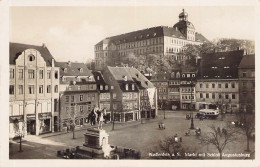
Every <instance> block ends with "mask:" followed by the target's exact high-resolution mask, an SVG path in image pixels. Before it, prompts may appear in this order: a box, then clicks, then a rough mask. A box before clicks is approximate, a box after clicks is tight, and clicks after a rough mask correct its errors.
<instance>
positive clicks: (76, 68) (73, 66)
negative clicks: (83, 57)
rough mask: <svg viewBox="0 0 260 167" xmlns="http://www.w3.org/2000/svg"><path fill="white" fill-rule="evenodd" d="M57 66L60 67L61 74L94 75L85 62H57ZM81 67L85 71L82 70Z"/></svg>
mask: <svg viewBox="0 0 260 167" xmlns="http://www.w3.org/2000/svg"><path fill="white" fill-rule="evenodd" d="M56 66H57V67H60V76H93V74H92V73H91V70H89V69H88V67H87V66H86V64H84V63H73V62H57V63H56ZM65 69H67V72H65ZM80 69H82V70H83V71H82V72H80Z"/></svg>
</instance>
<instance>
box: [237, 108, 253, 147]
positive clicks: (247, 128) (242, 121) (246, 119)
mask: <svg viewBox="0 0 260 167" xmlns="http://www.w3.org/2000/svg"><path fill="white" fill-rule="evenodd" d="M236 123H237V124H236V125H237V126H238V127H240V128H241V129H242V132H241V134H243V135H245V136H246V140H247V144H246V151H248V152H249V151H250V149H249V141H250V138H251V136H252V133H253V132H254V130H255V115H254V114H253V113H245V112H241V113H238V114H237V122H236Z"/></svg>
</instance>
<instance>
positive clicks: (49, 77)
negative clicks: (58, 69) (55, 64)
mask: <svg viewBox="0 0 260 167" xmlns="http://www.w3.org/2000/svg"><path fill="white" fill-rule="evenodd" d="M47 79H51V71H50V70H48V71H47Z"/></svg>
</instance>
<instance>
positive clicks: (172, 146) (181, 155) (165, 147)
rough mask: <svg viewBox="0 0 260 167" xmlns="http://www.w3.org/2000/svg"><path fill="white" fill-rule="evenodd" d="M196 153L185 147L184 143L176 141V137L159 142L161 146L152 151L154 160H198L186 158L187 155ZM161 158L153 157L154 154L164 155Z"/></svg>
mask: <svg viewBox="0 0 260 167" xmlns="http://www.w3.org/2000/svg"><path fill="white" fill-rule="evenodd" d="M188 152H190V153H192V152H194V153H195V151H194V150H191V149H190V148H187V147H184V146H183V145H182V142H180V141H175V137H173V136H169V137H166V138H165V139H163V140H160V141H159V144H158V145H157V146H155V147H154V148H153V149H152V150H151V156H150V158H152V159H196V158H197V157H189V156H185V153H188ZM162 153H163V155H161V156H153V154H162Z"/></svg>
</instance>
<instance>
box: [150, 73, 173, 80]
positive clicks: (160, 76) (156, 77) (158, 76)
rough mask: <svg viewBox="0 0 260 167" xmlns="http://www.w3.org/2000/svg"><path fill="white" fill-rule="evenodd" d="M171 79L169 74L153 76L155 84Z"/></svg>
mask: <svg viewBox="0 0 260 167" xmlns="http://www.w3.org/2000/svg"><path fill="white" fill-rule="evenodd" d="M169 78H170V76H169V74H168V73H156V74H154V75H153V76H152V78H151V80H150V81H151V82H154V81H168V80H169Z"/></svg>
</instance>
